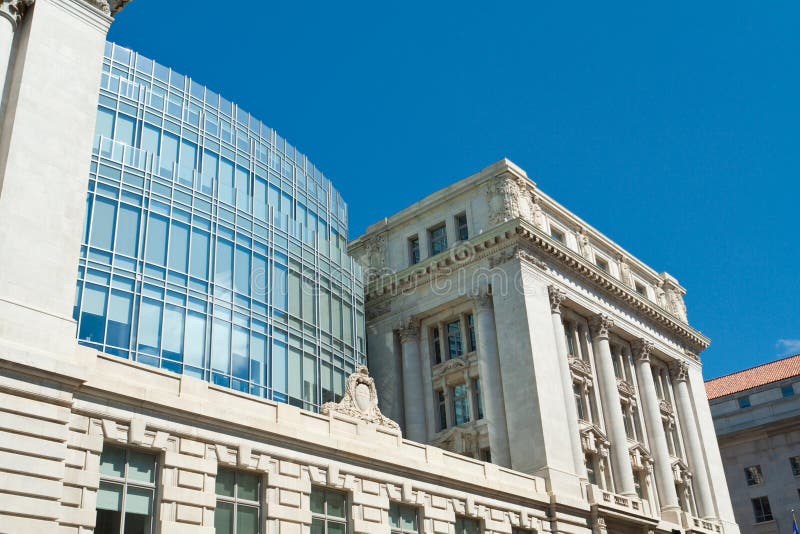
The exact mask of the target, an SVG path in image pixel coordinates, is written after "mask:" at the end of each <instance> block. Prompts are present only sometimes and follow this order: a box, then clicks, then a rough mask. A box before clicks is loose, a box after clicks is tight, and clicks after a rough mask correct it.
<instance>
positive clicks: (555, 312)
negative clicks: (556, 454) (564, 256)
mask: <svg viewBox="0 0 800 534" xmlns="http://www.w3.org/2000/svg"><path fill="white" fill-rule="evenodd" d="M547 289H548V292H549V293H550V311H551V312H552V318H553V333H554V335H555V337H556V349H557V350H558V366H559V371H560V378H561V388H562V389H563V390H564V395H563V400H564V407H565V409H566V411H567V429H568V431H569V444H570V447H571V448H572V458H573V461H574V464H575V473H576V474H577V475H578V476H579V477H581V478H583V479H586V478H587V476H588V475H587V474H586V461H585V459H584V454H583V447H582V446H581V434H580V427H579V425H578V407H577V405H576V404H575V396H574V395H573V393H572V387H573V386H572V372H571V371H570V370H569V355H568V354H567V342H566V333H565V332H564V323H562V322H561V302H562V301H563V300H564V298H566V294H565V293H564V292H563V291H562V290H560V289H558V288H556V287H555V286H550V287H548V288H547ZM576 341H577V340H576Z"/></svg>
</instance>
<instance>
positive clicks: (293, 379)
mask: <svg viewBox="0 0 800 534" xmlns="http://www.w3.org/2000/svg"><path fill="white" fill-rule="evenodd" d="M300 361H301V356H300V349H296V348H294V347H289V365H288V374H289V389H288V390H287V391H286V393H288V394H289V396H290V397H294V398H296V399H299V398H300V382H301V380H302V378H303V377H302V374H301V368H300Z"/></svg>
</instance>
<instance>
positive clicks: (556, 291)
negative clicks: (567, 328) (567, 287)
mask: <svg viewBox="0 0 800 534" xmlns="http://www.w3.org/2000/svg"><path fill="white" fill-rule="evenodd" d="M547 294H548V295H549V296H550V311H551V312H553V313H561V303H562V302H564V299H566V298H567V293H566V292H565V291H564V290H563V289H560V288H558V287H556V286H547Z"/></svg>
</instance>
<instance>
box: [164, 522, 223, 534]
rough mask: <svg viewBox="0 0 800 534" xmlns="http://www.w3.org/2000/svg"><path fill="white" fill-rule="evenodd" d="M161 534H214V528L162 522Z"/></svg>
mask: <svg viewBox="0 0 800 534" xmlns="http://www.w3.org/2000/svg"><path fill="white" fill-rule="evenodd" d="M159 527H160V528H159V529H158V532H160V534H214V526H213V525H211V526H202V525H190V524H188V523H179V522H177V521H161V524H160V525H159Z"/></svg>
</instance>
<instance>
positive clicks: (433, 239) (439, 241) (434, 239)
mask: <svg viewBox="0 0 800 534" xmlns="http://www.w3.org/2000/svg"><path fill="white" fill-rule="evenodd" d="M428 241H429V242H430V246H431V256H435V255H437V254H439V253H440V252H444V251H445V250H447V229H446V227H445V225H444V224H442V225H440V226H437V227H435V228H431V229H430V230H428Z"/></svg>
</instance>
